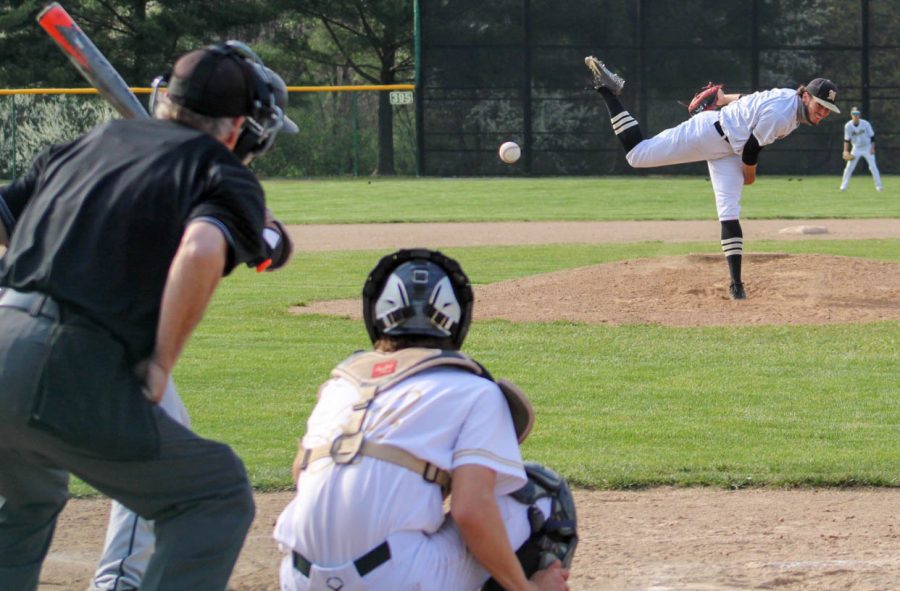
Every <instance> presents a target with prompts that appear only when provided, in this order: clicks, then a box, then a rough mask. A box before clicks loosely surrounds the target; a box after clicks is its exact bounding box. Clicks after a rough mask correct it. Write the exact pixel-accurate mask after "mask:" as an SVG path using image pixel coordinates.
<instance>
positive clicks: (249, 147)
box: [150, 41, 298, 160]
mask: <svg viewBox="0 0 900 591" xmlns="http://www.w3.org/2000/svg"><path fill="white" fill-rule="evenodd" d="M161 85H168V96H169V99H170V100H171V101H172V102H173V103H175V104H178V105H181V106H183V107H185V108H187V109H190V110H191V111H193V112H195V113H198V114H200V115H206V116H209V117H238V116H244V117H245V120H244V127H243V129H242V131H241V136H240V137H239V139H238V142H237V145H236V146H235V148H234V153H235V155H237V156H238V158H241V159H242V160H243V159H245V158H246V157H248V156H250V157H251V158H252V157H256V156H258V155H260V154H264V153H266V152H267V151H268V150H270V149H271V147H272V145H273V144H274V142H275V137H276V136H277V135H278V132H279V131H282V130H284V131H285V132H286V133H296V132H297V131H298V128H297V126H296V124H294V122H293V121H291V120H290V119H288V118H287V117H285V114H284V108H285V106H286V105H287V87H286V86H285V84H284V80H282V79H281V78H280V77H279V76H278V75H277V74H276V73H275V72H273V71H272V70H270V69H269V68H267V67H266V66H265V65H264V64H263V62H262V60H261V59H260V58H259V56H257V55H256V54H255V53H254V52H253V50H252V49H250V48H249V47H248V46H247V45H245V44H244V43H241V42H240V41H226V42H225V43H219V44H217V45H210V46H207V47H204V48H203V49H197V50H195V51H191V52H189V53H187V54H185V55H184V56H182V57H181V58H179V59H178V61H176V62H175V67H174V69H173V71H172V73H170V74H167V75H163V76H158V77H157V78H156V79H155V80H154V81H153V94H152V95H151V97H150V112H151V113H152V112H154V107H155V102H156V95H157V92H158V90H159V87H160V86H161Z"/></svg>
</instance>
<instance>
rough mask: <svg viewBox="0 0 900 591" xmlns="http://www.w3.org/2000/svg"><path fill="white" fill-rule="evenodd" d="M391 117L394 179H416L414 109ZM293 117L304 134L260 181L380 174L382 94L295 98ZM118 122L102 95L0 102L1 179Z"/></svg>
mask: <svg viewBox="0 0 900 591" xmlns="http://www.w3.org/2000/svg"><path fill="white" fill-rule="evenodd" d="M141 98H142V100H145V99H146V97H141ZM392 110H393V118H394V122H393V131H394V165H395V168H396V172H397V174H401V175H413V174H415V170H416V162H415V157H416V153H415V133H416V131H415V110H414V107H413V106H412V105H408V104H398V105H395V106H393V107H392ZM288 116H289V117H291V119H293V120H294V121H295V122H296V123H297V125H299V127H300V133H298V134H296V135H287V134H282V135H281V136H279V138H278V141H277V143H276V145H275V148H274V149H273V150H272V152H271V153H269V154H267V155H266V156H265V157H263V158H260V159H258V160H257V161H256V162H254V163H253V164H252V167H253V169H254V171H255V172H256V173H257V174H259V175H260V176H262V177H279V178H303V177H316V176H343V175H351V176H352V175H361V176H366V175H369V174H371V173H372V172H373V171H374V170H375V169H376V167H377V163H378V91H365V92H292V93H291V94H290V106H289V107H288ZM117 117H118V114H117V113H116V112H115V111H114V110H113V109H112V108H110V107H109V106H108V105H107V104H106V102H105V101H104V100H103V99H102V98H101V97H99V96H98V95H91V94H87V95H85V94H78V95H73V94H21V95H15V94H12V95H5V96H0V179H12V178H15V176H17V175H20V174H22V173H23V172H24V171H25V170H26V169H27V167H28V166H29V165H30V163H31V160H32V158H33V157H34V156H35V155H36V154H37V153H38V152H39V151H40V150H41V149H43V148H44V147H45V146H47V145H50V144H55V143H60V142H65V141H68V140H71V139H74V138H76V137H78V136H79V135H80V134H82V133H84V132H86V131H88V130H89V129H91V128H92V127H94V126H95V125H97V124H99V123H102V122H103V121H108V120H110V119H114V118H117Z"/></svg>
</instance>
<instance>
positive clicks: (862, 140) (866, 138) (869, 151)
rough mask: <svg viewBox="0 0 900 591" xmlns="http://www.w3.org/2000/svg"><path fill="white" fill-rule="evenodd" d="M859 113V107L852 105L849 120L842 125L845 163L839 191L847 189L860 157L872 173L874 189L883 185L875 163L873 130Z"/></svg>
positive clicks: (878, 189)
mask: <svg viewBox="0 0 900 591" xmlns="http://www.w3.org/2000/svg"><path fill="white" fill-rule="evenodd" d="M860 115H862V113H860V111H859V109H858V108H856V107H853V108H852V109H851V110H850V121H848V122H847V124H846V125H844V160H846V161H847V165H846V166H845V167H844V177H843V178H842V179H841V191H846V190H847V185H848V184H849V183H850V177H851V176H852V175H853V171H854V170H855V169H856V165H857V164H858V163H859V159H860V158H865V159H866V162H867V163H868V164H869V171H870V172H871V173H872V180H874V181H875V190H876V191H881V190H883V189H884V186H883V185H882V184H881V174H880V173H879V172H878V165H877V164H875V130H873V129H872V124H871V123H869V122H868V121H866V120H865V119H862V118H861V117H860ZM851 145H852V146H853V148H852V149H851V147H850V146H851Z"/></svg>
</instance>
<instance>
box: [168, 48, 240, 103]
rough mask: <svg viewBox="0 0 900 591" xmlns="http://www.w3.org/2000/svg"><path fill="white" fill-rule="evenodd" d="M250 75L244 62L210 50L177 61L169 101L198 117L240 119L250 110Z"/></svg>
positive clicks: (200, 50)
mask: <svg viewBox="0 0 900 591" xmlns="http://www.w3.org/2000/svg"><path fill="white" fill-rule="evenodd" d="M250 76H252V73H251V72H249V71H248V66H246V65H245V64H244V63H243V60H241V59H237V58H236V57H234V56H233V55H230V54H228V53H227V52H223V51H218V50H216V49H213V48H209V47H207V48H204V49H196V50H194V51H191V52H189V53H186V54H185V55H183V56H181V57H180V58H178V61H176V62H175V67H174V68H173V69H172V79H171V80H170V82H169V99H170V100H171V101H172V102H173V103H176V104H178V105H181V106H182V107H187V108H188V109H190V110H191V111H194V112H195V113H199V114H200V115H207V116H209V117H239V116H241V115H249V114H250V113H251V112H252V109H253V88H252V85H251V79H250Z"/></svg>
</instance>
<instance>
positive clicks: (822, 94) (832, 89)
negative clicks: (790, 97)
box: [806, 78, 841, 113]
mask: <svg viewBox="0 0 900 591" xmlns="http://www.w3.org/2000/svg"><path fill="white" fill-rule="evenodd" d="M837 90H838V88H837V85H835V83H834V82H832V81H831V80H829V79H828V78H816V79H814V80H812V81H811V82H810V83H809V84H807V85H806V91H807V92H808V93H809V95H810V96H811V97H812V98H813V100H815V101H816V102H817V103H819V104H820V105H822V106H823V107H825V108H826V109H828V110H829V111H834V112H835V113H840V112H841V110H840V109H838V108H837V105H836V104H835V101H837Z"/></svg>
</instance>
